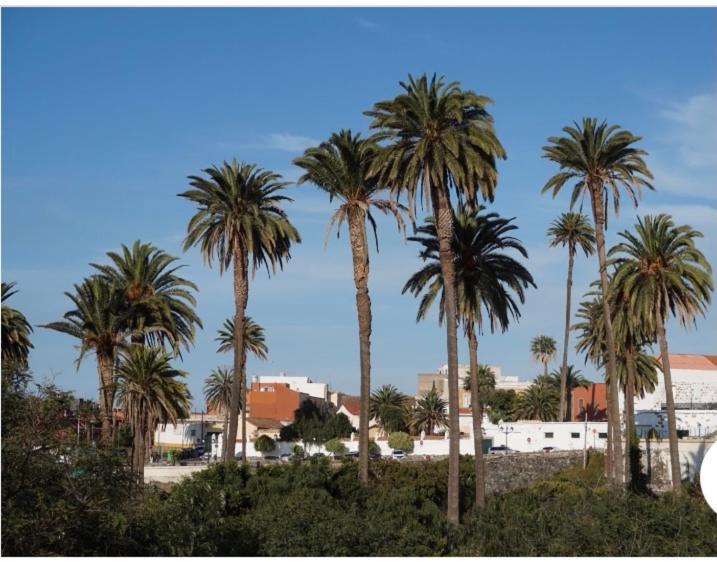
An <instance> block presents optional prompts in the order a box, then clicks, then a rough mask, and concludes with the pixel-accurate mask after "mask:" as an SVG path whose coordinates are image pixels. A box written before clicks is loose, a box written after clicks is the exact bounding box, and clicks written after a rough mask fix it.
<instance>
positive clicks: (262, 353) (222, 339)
mask: <svg viewBox="0 0 717 562" xmlns="http://www.w3.org/2000/svg"><path fill="white" fill-rule="evenodd" d="M214 341H217V342H219V348H218V349H217V351H218V352H219V353H227V352H228V351H233V350H234V344H235V343H236V334H234V320H233V319H231V318H227V319H226V320H225V321H224V325H223V326H222V327H221V328H220V329H219V330H218V331H217V337H216V338H214ZM247 352H249V353H251V354H252V355H253V356H254V357H256V358H257V359H261V360H262V361H263V360H265V359H266V358H267V355H268V353H269V348H268V347H267V346H266V339H265V337H264V328H262V327H261V326H260V325H259V324H257V323H256V322H254V320H253V318H252V317H251V316H246V317H245V318H244V350H243V352H242V353H243V355H242V359H241V361H242V365H244V372H243V373H242V374H241V384H242V388H246V356H247ZM230 396H231V395H230ZM244 404H246V393H244V395H243V396H241V397H239V408H240V409H241V450H242V451H245V450H246V408H245V407H244ZM226 415H227V416H228V415H229V411H228V410H227V412H226ZM224 433H225V435H224V438H225V439H226V431H225V432H224ZM225 443H226V441H225ZM242 454H243V453H242Z"/></svg>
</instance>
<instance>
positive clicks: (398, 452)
mask: <svg viewBox="0 0 717 562" xmlns="http://www.w3.org/2000/svg"><path fill="white" fill-rule="evenodd" d="M406 456H407V455H406V452H405V451H403V450H402V449H394V450H393V451H392V452H391V458H392V459H394V460H397V461H400V460H403V459H405V458H406Z"/></svg>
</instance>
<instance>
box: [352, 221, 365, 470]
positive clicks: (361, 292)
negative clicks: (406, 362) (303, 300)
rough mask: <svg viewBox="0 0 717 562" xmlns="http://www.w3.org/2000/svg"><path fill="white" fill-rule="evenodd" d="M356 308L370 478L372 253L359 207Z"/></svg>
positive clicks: (362, 417) (362, 445)
mask: <svg viewBox="0 0 717 562" xmlns="http://www.w3.org/2000/svg"><path fill="white" fill-rule="evenodd" d="M348 223H349V236H350V238H351V256H352V258H353V268H354V285H356V312H357V314H358V325H359V355H360V364H361V397H360V410H359V428H358V429H359V480H361V482H363V483H367V482H368V416H369V413H368V412H369V401H370V398H371V297H370V296H369V294H368V274H369V256H368V244H367V242H366V223H365V219H364V214H363V212H362V211H360V209H351V210H349V214H348Z"/></svg>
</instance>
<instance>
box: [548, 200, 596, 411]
mask: <svg viewBox="0 0 717 562" xmlns="http://www.w3.org/2000/svg"><path fill="white" fill-rule="evenodd" d="M548 237H549V238H550V246H551V247H552V246H558V245H560V246H562V247H563V248H564V247H565V246H567V247H568V278H567V282H566V290H565V333H564V335H563V363H562V366H561V368H560V372H561V379H560V414H559V417H558V419H559V420H561V421H565V420H566V419H568V420H569V419H570V414H569V410H570V407H571V403H570V399H569V398H568V396H567V395H568V390H567V388H568V387H567V378H566V377H567V372H568V342H569V341H570V305H571V295H572V289H573V266H574V264H575V254H576V253H577V251H578V248H580V249H581V250H582V251H583V253H584V254H585V257H590V256H591V255H592V254H593V253H594V252H595V231H594V229H593V227H592V226H591V225H590V222H589V221H588V218H587V217H586V216H585V215H583V214H582V213H574V212H572V211H571V212H568V213H562V214H561V215H560V216H559V217H558V218H557V219H556V220H554V221H553V223H552V224H551V225H550V228H548Z"/></svg>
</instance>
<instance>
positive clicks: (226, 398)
mask: <svg viewBox="0 0 717 562" xmlns="http://www.w3.org/2000/svg"><path fill="white" fill-rule="evenodd" d="M247 319H248V318H247ZM232 342H233V339H232ZM233 380H234V373H232V370H231V369H230V368H228V367H218V368H216V369H214V370H212V372H211V373H210V374H209V376H208V377H207V379H206V380H205V381H204V399H205V400H206V401H207V406H209V407H210V408H212V409H213V410H215V411H216V412H217V413H220V414H223V415H224V425H223V428H222V443H223V444H224V447H226V446H227V426H228V425H229V408H230V407H231V401H232V381H233ZM239 407H240V408H242V409H244V405H243V404H240V406H239ZM222 452H223V451H222Z"/></svg>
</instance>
